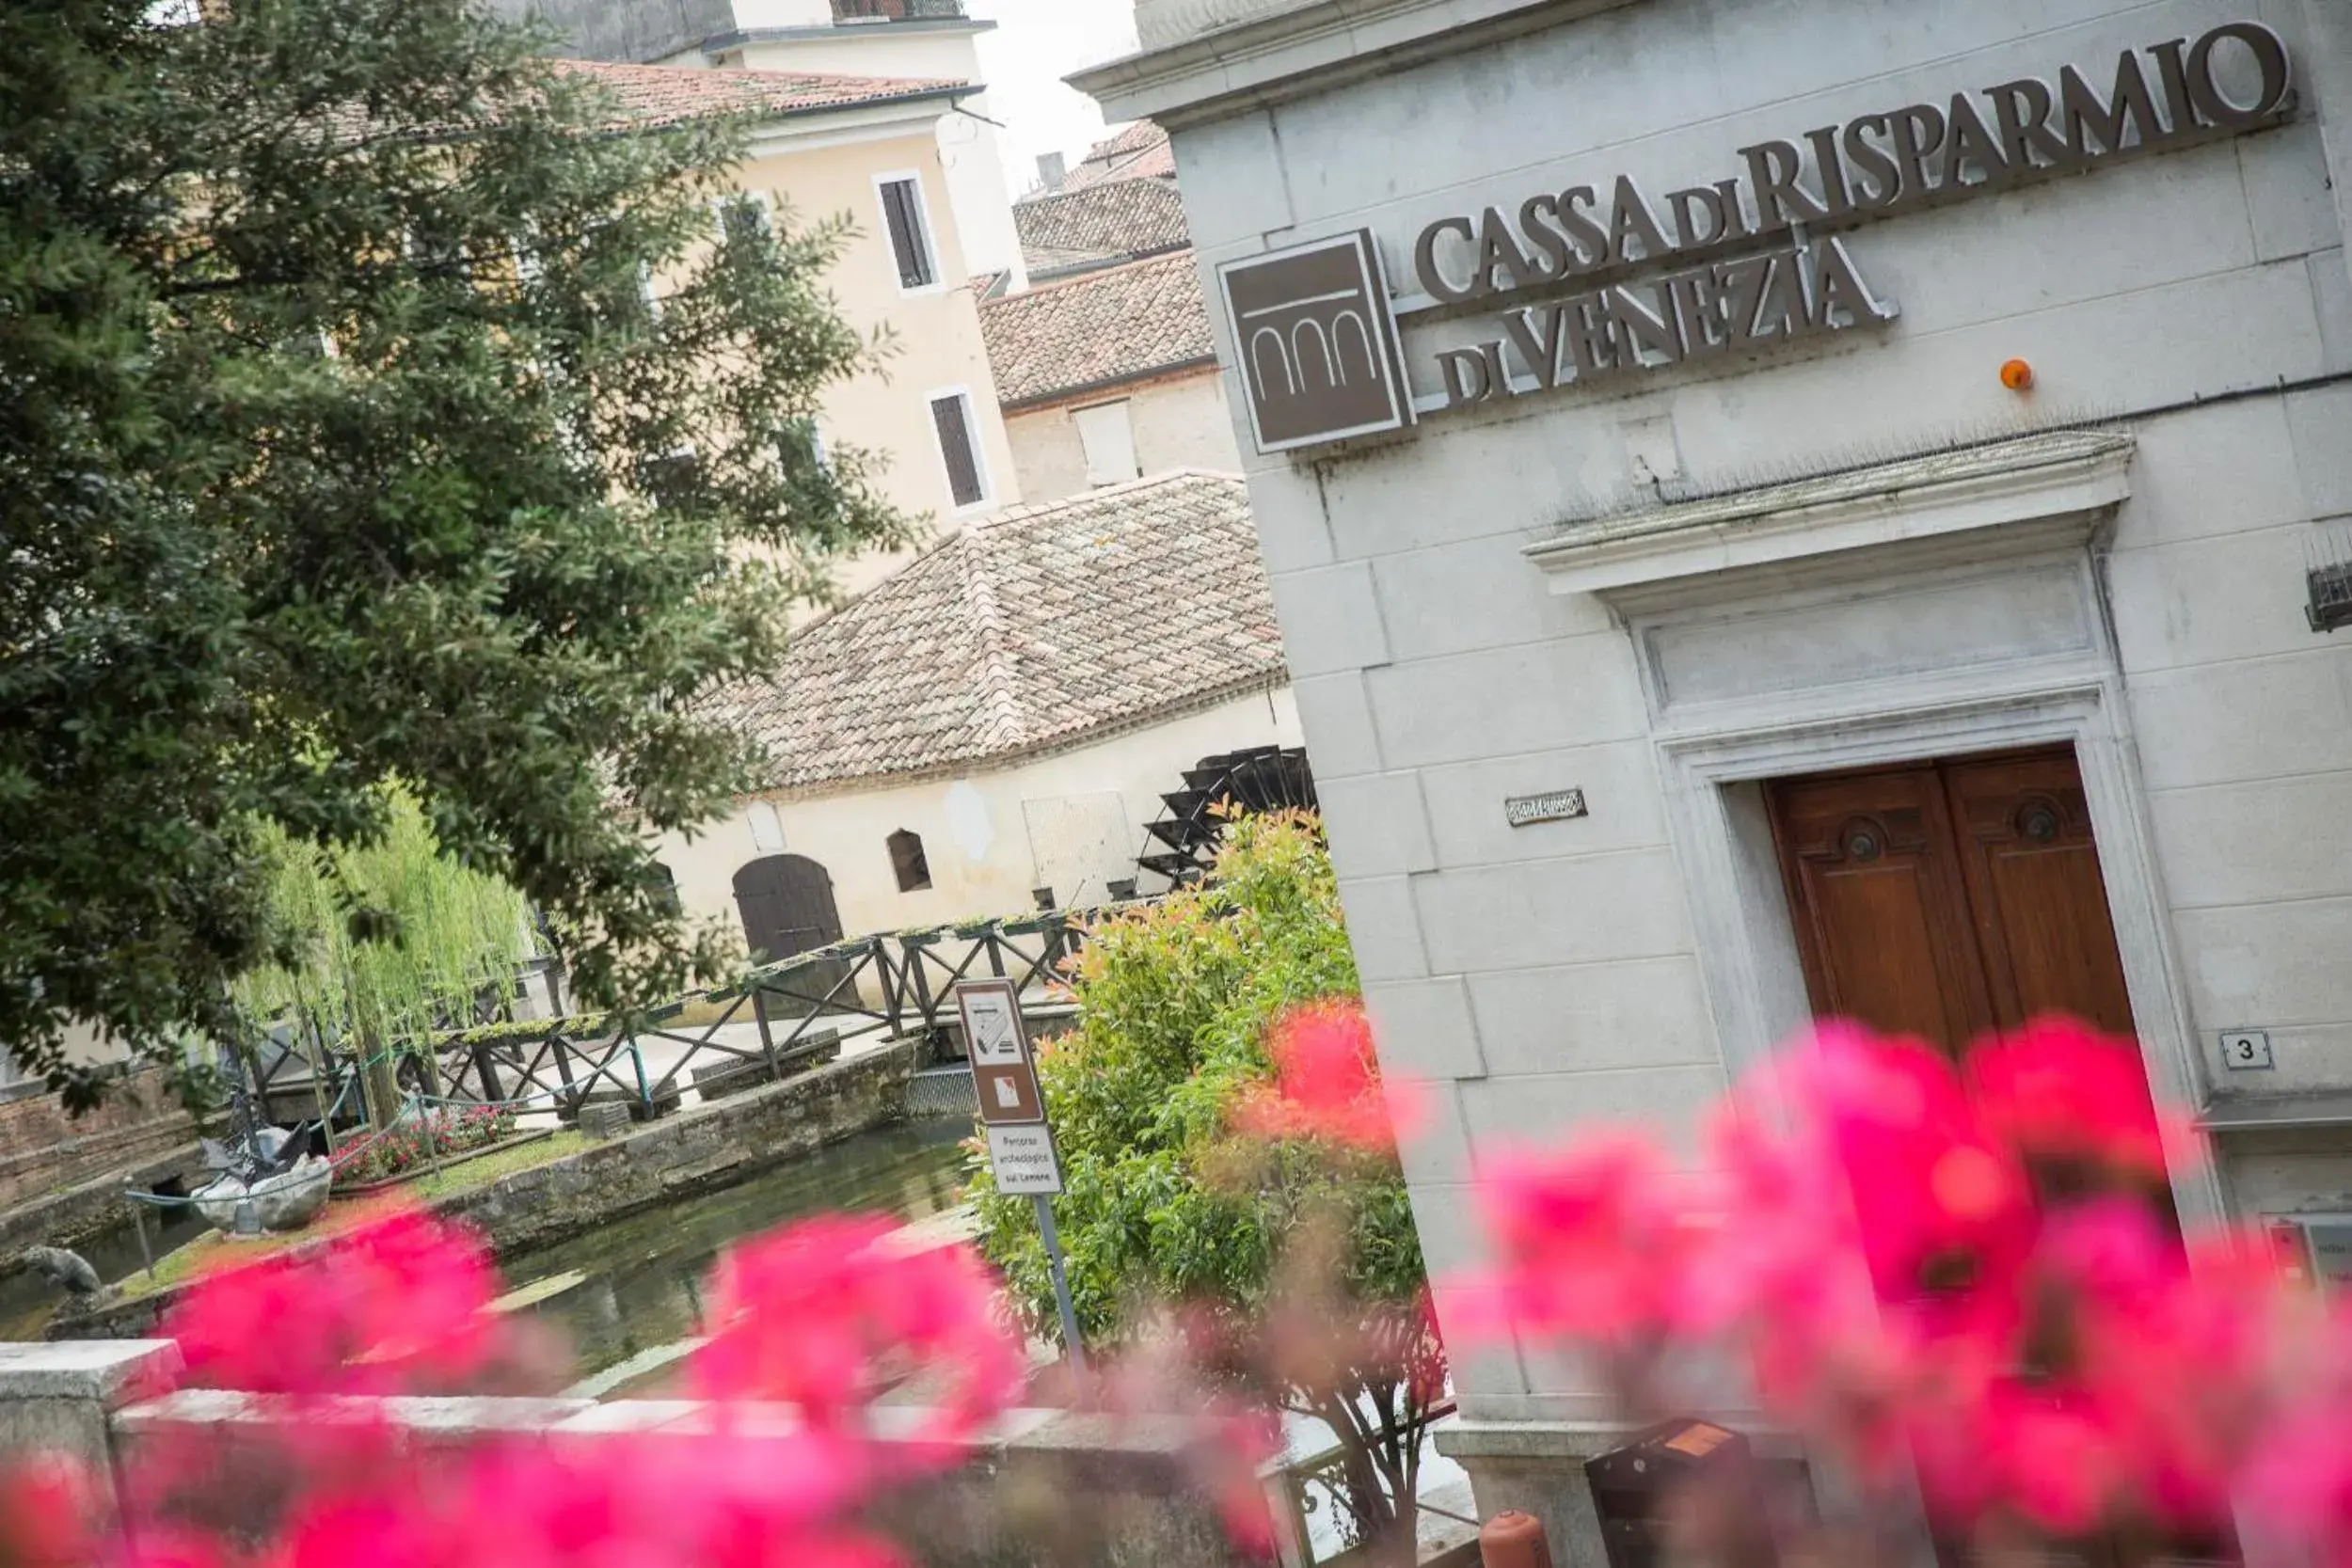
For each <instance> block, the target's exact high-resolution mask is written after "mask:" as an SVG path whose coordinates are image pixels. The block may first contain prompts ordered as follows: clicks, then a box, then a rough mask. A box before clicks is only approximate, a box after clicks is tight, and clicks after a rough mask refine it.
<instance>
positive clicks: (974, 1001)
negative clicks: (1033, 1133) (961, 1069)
mask: <svg viewBox="0 0 2352 1568" xmlns="http://www.w3.org/2000/svg"><path fill="white" fill-rule="evenodd" d="M956 1010H957V1012H958V1014H959V1015H960V1016H961V1018H962V1020H963V1043H964V1050H965V1051H966V1052H967V1053H969V1054H970V1056H971V1059H972V1088H973V1091H974V1093H975V1094H976V1095H977V1097H978V1100H979V1107H980V1119H981V1120H982V1121H984V1122H986V1123H988V1124H989V1125H990V1126H992V1127H995V1126H1038V1125H1041V1124H1042V1123H1043V1122H1044V1120H1045V1096H1044V1093H1043V1091H1041V1089H1040V1088H1039V1087H1038V1083H1037V1062H1036V1059H1035V1058H1034V1057H1033V1056H1032V1055H1031V1053H1030V1051H1029V1032H1028V1029H1027V1028H1026V1027H1025V1025H1024V1024H1023V1022H1022V1020H1021V996H1020V992H1019V990H1017V989H1016V988H1015V987H1014V985H1013V983H1012V982H1011V981H1010V980H960V981H958V982H957V983H956Z"/></svg>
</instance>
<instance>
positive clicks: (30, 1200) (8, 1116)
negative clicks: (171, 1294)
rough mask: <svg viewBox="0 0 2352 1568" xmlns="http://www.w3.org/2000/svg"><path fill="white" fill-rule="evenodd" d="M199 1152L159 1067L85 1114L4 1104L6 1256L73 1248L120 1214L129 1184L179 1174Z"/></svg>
mask: <svg viewBox="0 0 2352 1568" xmlns="http://www.w3.org/2000/svg"><path fill="white" fill-rule="evenodd" d="M195 1149H196V1124H195V1123H194V1122H193V1121H191V1120H190V1119H189V1117H188V1114H187V1112H186V1111H185V1110H184V1109H183V1108H182V1107H181V1105H180V1103H179V1101H176V1100H174V1099H173V1098H172V1096H171V1093H170V1091H169V1090H168V1089H167V1087H166V1086H165V1084H164V1081H163V1074H162V1072H161V1071H160V1070H159V1069H147V1070H145V1071H142V1072H135V1073H132V1074H130V1075H128V1076H127V1077H124V1078H122V1079H120V1080H118V1081H117V1082H115V1083H114V1084H113V1085H110V1087H109V1091H108V1093H107V1095H106V1098H105V1100H104V1101H102V1102H101V1103H100V1104H98V1105H97V1106H95V1107H93V1108H92V1109H90V1110H88V1111H85V1112H84V1113H83V1114H82V1115H80V1116H78V1117H75V1116H69V1115H68V1114H67V1113H66V1109H65V1101H64V1099H63V1097H61V1096H59V1095H56V1094H54V1093H41V1094H27V1095H22V1096H19V1097H18V1098H15V1099H11V1100H8V1101H5V1102H0V1254H6V1253H13V1252H14V1251H16V1250H17V1249H18V1248H20V1247H24V1246H28V1245H30V1244H32V1243H35V1242H39V1241H44V1240H46V1241H52V1242H62V1243H71V1242H72V1241H73V1240H74V1239H75V1238H76V1237H78V1236H79V1235H81V1234H83V1233H85V1232H87V1231H88V1230H89V1229H91V1228H93V1227H96V1226H99V1225H101V1224H103V1222H104V1221H105V1220H107V1219H110V1218H113V1217H115V1212H116V1211H118V1210H119V1208H120V1201H119V1200H120V1189H121V1187H122V1186H123V1184H124V1183H125V1182H126V1181H132V1180H139V1179H141V1178H143V1177H148V1176H151V1175H153V1174H156V1173H162V1174H166V1175H170V1174H176V1173H177V1172H178V1171H180V1170H181V1169H182V1168H183V1167H184V1166H186V1165H188V1164H193V1160H194V1155H195Z"/></svg>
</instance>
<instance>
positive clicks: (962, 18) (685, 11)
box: [492, 0, 1022, 283]
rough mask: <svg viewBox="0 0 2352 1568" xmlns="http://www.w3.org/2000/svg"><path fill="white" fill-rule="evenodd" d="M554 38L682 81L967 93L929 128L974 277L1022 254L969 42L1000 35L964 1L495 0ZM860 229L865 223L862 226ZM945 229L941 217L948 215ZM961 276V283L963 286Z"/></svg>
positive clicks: (583, 54)
mask: <svg viewBox="0 0 2352 1568" xmlns="http://www.w3.org/2000/svg"><path fill="white" fill-rule="evenodd" d="M492 3H493V7H494V8H495V9H498V10H500V11H502V12H504V13H506V14H508V15H510V16H515V17H530V18H532V19H534V20H536V21H538V22H540V23H542V24H545V25H547V26H548V28H550V29H551V30H553V32H554V33H555V34H556V36H557V38H558V40H560V48H561V49H562V51H563V52H564V53H565V54H567V55H575V56H578V57H580V58H582V59H590V60H609V61H615V62H620V63H633V64H638V65H655V64H659V65H669V66H676V67H681V68H684V69H689V70H719V71H788V72H815V73H818V74H824V75H847V76H898V77H912V78H928V79H932V80H946V81H953V82H962V83H966V84H968V85H969V86H970V87H972V89H973V90H971V91H970V92H968V93H966V94H964V95H963V96H962V97H961V99H960V101H959V102H960V103H961V108H960V109H958V110H955V111H951V112H949V113H947V114H945V115H943V116H942V117H940V118H939V119H936V120H935V121H933V123H932V125H931V126H930V134H931V135H932V138H933V140H934V141H935V143H936V144H937V145H936V152H937V160H938V163H939V165H940V168H941V171H942V176H943V184H942V199H943V200H944V203H945V204H946V206H948V207H952V208H953V209H954V221H955V226H956V229H957V230H958V231H959V233H960V234H961V238H962V245H963V254H964V257H965V259H966V260H967V261H969V263H970V266H971V269H972V271H973V272H975V273H979V272H998V271H1016V270H1017V269H1019V268H1020V266H1021V264H1022V263H1021V246H1020V243H1019V241H1018V240H1017V239H1016V238H1015V236H1014V233H1013V228H1012V219H1011V216H1010V214H1008V213H1007V212H1006V210H1005V192H1006V189H1007V186H1006V182H1005V169H1004V152H1003V149H1002V147H1001V145H1000V143H999V141H998V138H997V135H996V119H997V118H998V117H996V116H993V115H992V114H991V112H990V109H989V102H988V88H987V85H986V83H985V81H984V80H983V79H982V76H981V71H980V64H979V53H978V50H977V46H976V45H975V43H974V42H973V40H975V39H977V37H978V36H979V35H980V34H982V33H984V32H987V31H989V30H990V29H992V28H993V27H994V26H995V25H996V24H994V23H993V22H987V21H983V20H980V19H978V18H976V17H973V16H970V15H967V14H966V12H965V9H964V6H963V0H675V3H674V4H669V5H662V6H647V5H644V4H641V3H639V0H492ZM858 216H859V221H860V224H861V226H862V227H864V226H866V220H867V214H866V213H865V212H864V211H863V210H862V209H861V210H860V211H859V214H858ZM943 221H944V215H943ZM967 276H969V275H968V274H958V275H956V276H955V277H954V281H955V282H958V283H961V281H963V278H964V277H967Z"/></svg>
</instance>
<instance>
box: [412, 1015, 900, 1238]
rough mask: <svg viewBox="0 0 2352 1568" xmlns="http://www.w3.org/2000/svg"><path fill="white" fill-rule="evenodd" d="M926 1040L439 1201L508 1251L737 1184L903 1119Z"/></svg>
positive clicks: (789, 1081) (732, 1098) (677, 1118)
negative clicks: (916, 1062) (916, 1059)
mask: <svg viewBox="0 0 2352 1568" xmlns="http://www.w3.org/2000/svg"><path fill="white" fill-rule="evenodd" d="M919 1049H920V1045H919V1042H916V1041H912V1040H910V1041H907V1042H904V1043H901V1044H898V1045H893V1046H888V1047H885V1048H884V1049H882V1050H881V1051H877V1052H873V1053H868V1054H866V1055H861V1056H857V1057H853V1058H851V1059H850V1060H849V1061H846V1062H835V1063H833V1064H830V1065H828V1066H825V1067H820V1068H817V1069H812V1070H810V1071H807V1072H803V1073H800V1074H797V1075H795V1076H794V1077H791V1078H787V1079H786V1080H785V1081H784V1082H783V1083H781V1084H771V1085H767V1086H766V1087H764V1088H759V1089H755V1090H752V1091H750V1092H748V1093H744V1094H736V1095H730V1096H729V1097H728V1098H726V1099H724V1100H722V1101H719V1102H718V1103H717V1104H715V1105H707V1106H703V1107H700V1108H697V1109H695V1110H692V1111H688V1112H683V1113H681V1114H679V1115H676V1116H673V1117H664V1118H663V1119H661V1120H660V1121H657V1122H653V1123H651V1124H649V1125H647V1126H646V1127H644V1129H643V1130H641V1131H639V1132H633V1133H631V1134H630V1135H629V1136H628V1137H625V1138H615V1139H613V1140H612V1142H610V1143H600V1144H595V1145H592V1146H591V1147H589V1148H584V1149H582V1150H581V1151H580V1152H579V1153H578V1154H574V1155H570V1156H568V1157H566V1158H564V1159H562V1160H558V1161H554V1162H552V1163H551V1164H545V1165H540V1166H536V1167H534V1168H532V1169H531V1170H525V1171H517V1172H516V1173H515V1174H514V1175H513V1176H510V1177H507V1178H506V1179H505V1180H501V1181H499V1182H497V1183H495V1184H494V1185H492V1186H488V1187H485V1188H483V1189H482V1190H480V1191H479V1192H473V1193H466V1194H461V1195H460V1196H456V1197H454V1198H453V1199H451V1200H450V1201H449V1202H447V1203H444V1204H441V1205H438V1207H439V1208H440V1210H441V1212H444V1213H447V1214H451V1215H453V1216H455V1217H457V1218H460V1219H465V1220H469V1221H471V1222H472V1223H473V1224H475V1225H477V1226H479V1227H481V1228H482V1230H483V1231H484V1232H485V1234H486V1235H488V1237H489V1238H490V1244H491V1245H492V1246H493V1247H494V1248H496V1249H497V1251H498V1252H500V1253H501V1254H508V1253H516V1252H526V1251H529V1250H530V1249H531V1248H532V1247H538V1246H545V1245H547V1244H548V1243H551V1242H559V1241H562V1240H564V1239H565V1238H566V1237H570V1236H576V1235H579V1234H580V1232H582V1231H584V1230H587V1229H589V1228H591V1227H595V1226H596V1225H599V1224H601V1223H603V1222H604V1221H606V1220H611V1219H616V1218H618V1217H619V1216H621V1215H623V1214H633V1213H636V1212H639V1211H641V1210H644V1209H649V1208H652V1207H653V1206H654V1205H656V1204H659V1203H664V1202H668V1201H671V1200H673V1199H675V1198H680V1197H687V1196H692V1195H694V1194H696V1193H705V1192H709V1191H712V1190H714V1189H716V1188H720V1187H725V1186H730V1185H732V1184H734V1183H735V1182H738V1181H741V1180H746V1179H747V1178H749V1177H752V1176H755V1175H757V1174H758V1173H760V1172H761V1171H764V1170H770V1169H772V1168H773V1167H775V1166H777V1165H780V1164H785V1163H786V1162H787V1161H789V1160H793V1159H797V1158H799V1157H800V1156H801V1155H803V1154H807V1153H810V1152H812V1151H813V1150H816V1149H818V1148H823V1147H824V1146H825V1145H827V1144H831V1143H838V1142H840V1141H841V1140H842V1139H844V1138H849V1137H854V1136H855V1135H857V1134H858V1133H860V1132H870V1131H872V1130H873V1129H875V1128H877V1127H886V1126H888V1125H890V1124H891V1123H893V1122H896V1121H899V1120H901V1119H903V1118H904V1117H905V1116H906V1101H907V1085H908V1080H909V1079H910V1078H911V1077H912V1076H913V1074H914V1057H915V1053H916V1051H917V1050H919Z"/></svg>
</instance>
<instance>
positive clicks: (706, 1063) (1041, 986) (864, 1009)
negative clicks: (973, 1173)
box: [246, 911, 1102, 1120]
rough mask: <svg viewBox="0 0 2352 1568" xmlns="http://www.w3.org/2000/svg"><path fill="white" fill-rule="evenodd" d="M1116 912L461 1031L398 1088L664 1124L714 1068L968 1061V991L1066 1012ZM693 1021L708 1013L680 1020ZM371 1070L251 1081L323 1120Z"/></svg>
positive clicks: (273, 1072) (830, 953) (320, 1047)
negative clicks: (882, 1046)
mask: <svg viewBox="0 0 2352 1568" xmlns="http://www.w3.org/2000/svg"><path fill="white" fill-rule="evenodd" d="M1100 912H1102V911H1047V912H1044V913H1041V914H1036V915H1030V916H1025V917H1022V918H1019V919H1012V920H998V921H989V922H986V923H974V924H966V925H962V926H947V927H937V928H935V929H930V930H918V931H904V932H898V933H895V934H891V935H883V936H869V937H859V938H856V939H854V940H852V941H848V942H834V943H833V944H831V945H829V946H826V947H820V948H816V949H813V950H811V951H809V952H806V953H800V954H796V955H794V956H793V957H792V958H787V959H784V960H782V961H780V962H777V963H773V964H769V965H766V966H764V967H762V968H759V969H755V970H754V971H752V972H751V973H750V974H747V975H745V976H744V977H743V979H741V980H740V981H739V982H738V983H737V984H735V985H733V986H730V987H726V988H723V989H721V990H711V991H703V992H698V993H695V994H694V995H691V996H687V997H682V998H680V999H678V1000H676V1001H675V1002H671V1003H668V1004H666V1005H664V1006H660V1007H657V1008H655V1009H653V1011H652V1012H651V1013H649V1014H647V1015H645V1016H644V1019H643V1020H642V1021H640V1022H637V1023H636V1024H635V1025H634V1026H628V1025H625V1024H623V1023H620V1022H608V1021H606V1020H603V1019H596V1018H589V1019H579V1018H566V1019H551V1020H548V1021H547V1023H546V1026H545V1027H544V1029H531V1030H523V1029H518V1028H517V1027H516V1025H514V1024H500V1025H489V1026H478V1027H475V1028H469V1029H452V1030H448V1031H445V1032H442V1033H440V1034H437V1036H435V1037H434V1038H433V1039H432V1040H430V1041H429V1042H408V1043H404V1044H403V1045H401V1046H399V1047H396V1048H395V1049H394V1053H395V1055H396V1058H397V1060H396V1063H395V1066H394V1081H395V1083H396V1084H397V1085H398V1086H399V1087H400V1088H401V1089H402V1090H403V1091H404V1092H409V1093H415V1094H419V1095H422V1096H425V1097H428V1098H430V1099H432V1100H435V1101H440V1102H443V1103H450V1104H458V1105H466V1104H484V1105H487V1104H514V1103H517V1102H520V1103H522V1104H526V1105H529V1106H532V1107H535V1108H539V1109H543V1110H551V1111H553V1112H555V1113H556V1114H557V1115H558V1116H559V1117H562V1118H564V1119H565V1120H569V1119H572V1118H573V1117H577V1116H578V1115H579V1113H580V1107H581V1106H582V1105H584V1104H586V1103H588V1102H589V1101H591V1100H592V1099H594V1100H617V1101H622V1102H624V1103H628V1104H630V1105H632V1106H635V1107H638V1108H639V1113H638V1114H642V1115H644V1116H647V1117H651V1116H659V1115H661V1114H663V1113H665V1112H667V1111H669V1110H672V1109H675V1107H676V1105H677V1104H678V1103H679V1101H680V1098H681V1097H682V1096H683V1095H684V1093H685V1092H686V1091H687V1090H688V1089H690V1088H692V1087H695V1086H696V1085H697V1081H698V1079H703V1078H706V1077H707V1075H706V1074H703V1073H701V1072H700V1071H699V1070H698V1069H706V1068H707V1069H713V1071H714V1073H715V1074H717V1075H723V1076H727V1077H733V1076H735V1075H737V1074H745V1075H757V1074H759V1073H763V1072H764V1074H765V1075H766V1076H768V1077H770V1078H771V1079H776V1080H781V1079H783V1078H785V1077H787V1076H789V1075H790V1074H791V1073H792V1072H795V1071H798V1070H801V1069H804V1068H806V1067H808V1066H811V1065H814V1062H815V1060H816V1059H817V1058H818V1056H819V1055H820V1054H823V1053H825V1052H826V1050H827V1049H828V1048H841V1047H846V1046H848V1045H849V1044H850V1042H852V1041H857V1040H866V1039H870V1038H871V1037H875V1036H877V1035H879V1036H881V1037H883V1038H886V1039H898V1038H902V1037H920V1038H921V1039H922V1041H923V1045H924V1054H925V1056H926V1058H927V1059H934V1060H935V1059H939V1058H941V1057H942V1056H946V1055H956V1056H960V1055H961V1052H960V1051H954V1050H951V1047H952V1046H953V1044H954V1042H955V1040H956V1038H957V1036H956V1029H955V1025H956V1011H955V1003H954V987H955V984H956V982H957V981H959V980H963V979H968V978H974V977H977V976H981V975H986V976H990V977H993V978H999V979H1009V980H1011V981H1012V982H1013V983H1014V985H1015V987H1016V988H1017V989H1018V992H1019V995H1020V997H1021V1000H1022V1005H1023V1006H1024V1007H1025V1009H1030V1008H1046V1007H1051V1006H1054V1005H1056V1004H1057V1002H1058V1001H1059V1000H1060V994H1061V993H1060V992H1059V989H1058V980H1059V976H1060V974H1061V971H1062V968H1063V966H1064V964H1066V963H1067V962H1068V960H1069V959H1070V958H1072V957H1073V956H1074V955H1075V954H1076V953H1077V952H1078V950H1079V947H1080V945H1081V943H1082V942H1083V941H1084V926H1083V922H1084V921H1085V920H1086V919H1088V918H1089V917H1090V916H1091V915H1093V914H1097V913H1100ZM690 1013H701V1014H704V1015H707V1016H706V1017H705V1018H704V1020H703V1021H702V1022H692V1023H689V1022H680V1021H681V1020H683V1019H685V1018H686V1017H687V1015H689V1014H690ZM742 1024H750V1025H752V1026H754V1029H755V1036H756V1039H755V1042H754V1041H751V1040H746V1039H744V1038H742V1037H740V1036H739V1035H730V1033H729V1031H730V1030H731V1029H734V1028H735V1027H736V1026H738V1025H742ZM649 1058H650V1059H649ZM366 1066H367V1064H366V1063H365V1062H363V1061H362V1060H361V1059H360V1057H359V1055H358V1052H357V1051H356V1049H354V1048H353V1046H352V1044H351V1042H342V1043H339V1044H330V1043H326V1042H322V1041H320V1040H318V1039H317V1038H316V1037H312V1038H310V1039H309V1040H307V1041H303V1042H300V1043H298V1044H294V1045H287V1044H278V1045H274V1046H272V1047H271V1048H269V1049H267V1050H264V1051H262V1052H260V1053H253V1059H251V1060H248V1061H247V1062H246V1078H247V1083H248V1085H249V1086H250V1088H251V1091H252V1092H253V1094H254V1096H255V1100H256V1102H257V1103H259V1104H263V1105H268V1104H270V1103H271V1101H272V1100H273V1098H274V1097H288V1096H299V1097H300V1099H299V1100H298V1101H294V1103H293V1104H291V1105H289V1106H288V1107H287V1109H299V1110H302V1111H304V1112H306V1113H307V1112H308V1111H309V1109H310V1104H311V1103H315V1104H316V1105H317V1106H318V1107H319V1108H320V1109H319V1110H318V1112H317V1114H318V1115H320V1116H321V1117H333V1116H335V1115H336V1114H338V1113H339V1112H342V1111H344V1110H345V1109H346V1108H349V1109H352V1110H355V1111H356V1110H363V1109H364V1106H365V1101H366V1096H367V1092H368V1081H367V1073H366V1071H365V1068H366Z"/></svg>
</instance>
